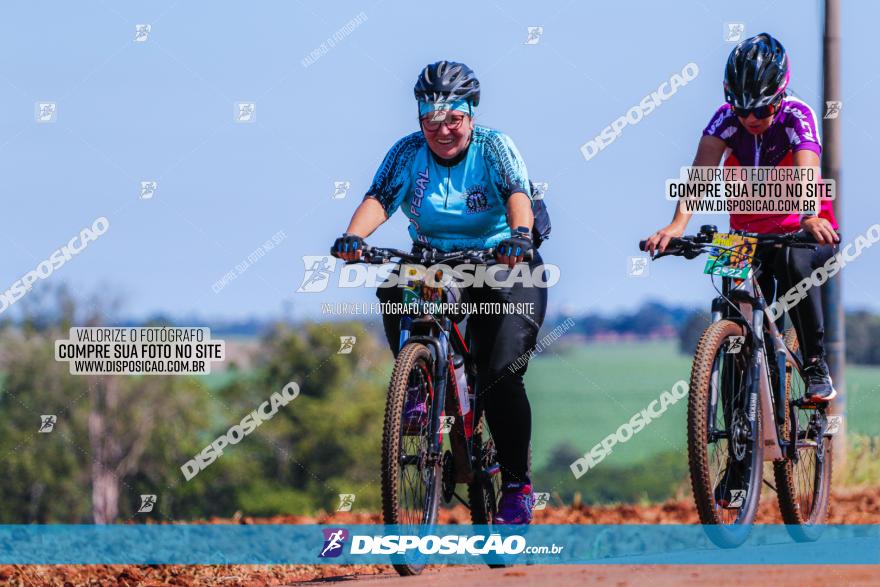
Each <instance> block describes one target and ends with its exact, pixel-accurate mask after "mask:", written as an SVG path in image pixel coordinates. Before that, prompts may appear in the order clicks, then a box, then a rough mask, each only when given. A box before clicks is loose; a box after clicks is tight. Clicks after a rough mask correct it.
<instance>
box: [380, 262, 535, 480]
mask: <svg viewBox="0 0 880 587" xmlns="http://www.w3.org/2000/svg"><path fill="white" fill-rule="evenodd" d="M542 264H543V261H542V260H541V257H540V255H538V254H537V251H535V259H534V260H533V261H532V262H531V263H529V268H530V271H529V273H531V272H532V270H534V269H535V268H536V267H538V266H540V265H542ZM500 279H503V275H499V280H500ZM376 296H377V297H378V298H379V300H381V301H382V302H400V301H401V300H402V293H401V288H399V287H382V288H379V289H378V290H376ZM465 296H466V300H465V301H467V302H469V303H476V304H480V303H486V302H501V303H505V302H513V303H522V304H529V303H531V304H532V306H531V309H532V311H531V312H527V313H525V314H477V315H473V316H471V317H469V318H468V319H467V334H466V338H467V340H468V341H469V345H470V350H471V353H472V355H473V356H474V358H475V361H476V365H477V394H478V395H479V397H480V398H481V400H482V401H483V406H484V408H485V412H486V419H487V420H488V422H489V429H490V431H491V432H492V437H493V438H494V439H495V446H496V447H497V449H498V462H499V464H500V465H501V475H502V479H503V480H504V482H505V483H529V482H530V480H529V443H530V442H531V436H532V409H531V407H530V406H529V399H528V397H527V396H526V387H525V384H524V383H523V375H525V373H526V369H527V368H528V363H526V364H525V365H522V367H519V368H517V369H514V370H513V371H511V369H509V368H508V367H509V366H510V365H511V364H513V363H514V362H515V361H517V359H520V358H521V357H523V356H525V357H527V356H528V352H529V351H530V350H532V349H533V348H534V346H535V342H536V341H537V338H538V330H540V328H541V324H543V322H544V314H545V313H546V311H547V289H546V288H543V287H523V286H522V284H519V283H517V284H514V285H513V286H512V287H508V288H501V289H497V290H495V289H492V288H491V287H489V286H485V287H470V288H467V289H466V290H465ZM382 323H383V326H384V327H385V336H387V337H388V345H389V346H390V347H391V351H392V352H393V353H394V356H395V357H396V356H397V352H398V348H397V347H398V344H399V341H400V316H398V315H393V314H385V315H383V316H382ZM518 365H519V363H517V366H518Z"/></svg>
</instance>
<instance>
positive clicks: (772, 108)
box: [733, 101, 781, 118]
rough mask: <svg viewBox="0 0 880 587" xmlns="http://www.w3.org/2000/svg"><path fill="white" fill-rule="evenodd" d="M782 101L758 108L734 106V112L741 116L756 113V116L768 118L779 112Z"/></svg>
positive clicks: (744, 116) (746, 116) (745, 116)
mask: <svg viewBox="0 0 880 587" xmlns="http://www.w3.org/2000/svg"><path fill="white" fill-rule="evenodd" d="M780 103H781V101H779V102H776V103H774V104H767V105H766V106H759V107H758V108H737V107H736V106H733V113H734V114H736V115H737V116H739V117H741V118H748V117H749V114H754V115H755V118H767V117H768V116H773V115H774V114H776V113H777V112H779V104H780Z"/></svg>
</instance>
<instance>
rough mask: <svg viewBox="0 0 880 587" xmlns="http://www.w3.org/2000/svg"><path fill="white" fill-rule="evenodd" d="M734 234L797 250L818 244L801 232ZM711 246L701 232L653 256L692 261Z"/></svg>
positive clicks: (671, 242) (642, 246) (671, 243)
mask: <svg viewBox="0 0 880 587" xmlns="http://www.w3.org/2000/svg"><path fill="white" fill-rule="evenodd" d="M735 234H738V235H741V236H747V237H752V238H755V239H757V240H758V245H780V246H788V247H792V248H798V249H815V248H816V245H817V244H818V243H816V239H815V238H814V237H813V235H812V234H810V233H808V232H806V231H803V230H800V231H798V232H790V233H787V234H758V233H752V232H736V233H735ZM647 244H648V241H647V240H641V241H639V250H640V251H644V250H645V247H646V246H647ZM711 246H713V245H712V234H710V233H704V232H701V233H699V234H695V235H688V236H683V237H681V238H676V237H673V238H671V239H670V240H669V244H668V245H666V250H665V251H663V252H662V253H658V254H656V255H654V259H659V258H660V257H666V256H678V257H685V258H688V259H694V258H696V257H698V256H699V255H700V254H701V253H703V252H705V249H706V248H707V247H711Z"/></svg>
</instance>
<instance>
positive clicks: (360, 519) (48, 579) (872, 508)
mask: <svg viewBox="0 0 880 587" xmlns="http://www.w3.org/2000/svg"><path fill="white" fill-rule="evenodd" d="M780 521H781V520H780V519H779V514H778V511H777V508H776V507H775V504H773V503H772V501H770V500H768V501H765V502H763V503H762V506H761V511H760V514H759V516H758V523H762V524H772V523H779V522H780ZM828 521H829V523H831V524H880V487H878V488H871V489H862V490H846V491H838V492H835V494H834V496H833V499H832V507H831V515H830V518H829V520H828ZM379 522H380V519H379V516H378V514H369V513H333V514H324V515H319V516H278V517H275V518H267V519H253V518H248V517H243V518H241V519H236V520H221V519H217V520H207V521H206V523H214V524H224V523H225V524H229V523H239V524H372V523H379ZM441 522H442V523H447V524H455V523H460V524H469V523H470V520H469V516H468V512H467V510H466V509H464V508H463V507H458V508H453V509H451V510H443V512H442V516H441ZM535 523H537V524H694V523H697V516H696V513H695V512H694V507H693V504H692V503H691V502H688V501H669V502H666V503H663V504H657V505H650V506H636V505H618V506H602V507H598V506H597V507H582V508H578V509H572V508H564V507H559V508H547V509H546V510H542V511H539V512H536V515H535ZM348 581H356V584H357V586H358V587H367V586H370V585H387V586H389V587H391V586H394V585H431V586H432V587H433V586H435V585H436V586H439V587H443V586H447V585H448V586H454V587H464V586H465V585H474V584H479V585H491V586H493V587H494V585H495V584H499V585H504V586H507V585H511V586H513V585H526V586H531V585H540V586H541V587H551V586H554V587H555V586H557V585H585V584H587V585H599V586H605V585H608V586H613V587H636V586H642V585H644V586H648V587H672V586H679V585H682V586H689V585H694V586H696V585H699V586H700V587H704V586H705V585H712V586H713V587H716V586H724V585H748V586H749V587H758V586H763V585H771V586H773V587H783V586H787V585H792V586H795V585H796V586H797V587H809V586H813V585H815V586H817V587H820V586H821V587H827V586H829V585H833V586H835V587H843V586H847V587H848V586H850V585H872V586H876V585H880V567H867V566H844V565H838V566H800V565H789V566H785V567H781V566H775V567H769V566H751V565H750V566H724V567H719V566H708V565H689V566H671V565H663V566H660V565H650V566H648V565H644V566H631V565H625V566H624V565H588V566H568V565H554V566H538V565H536V566H518V567H511V568H507V569H489V568H486V567H482V566H467V567H443V568H440V567H428V568H427V569H426V570H425V572H424V573H423V574H422V575H421V576H419V577H415V578H413V577H408V578H401V577H398V576H397V574H396V573H394V571H393V570H392V569H391V568H390V567H388V566H382V565H363V566H356V567H355V566H332V565H271V566H254V565H230V566H182V565H161V566H160V565H154V566H132V565H129V566H122V565H113V566H107V565H95V566H85V565H59V566H48V565H41V566H11V565H5V566H0V585H10V586H14V587H25V586H28V587H34V586H42V585H52V586H58V587H68V586H71V587H72V586H74V585H77V586H78V585H100V586H107V587H110V586H114V587H115V586H117V585H121V586H125V587H133V586H135V585H145V586H154V585H180V586H188V585H199V586H201V585H206V586H207V585H212V586H213V585H221V586H224V587H227V586H228V587H238V586H242V587H260V586H263V585H273V586H280V585H303V584H307V585H316V584H317V585H321V584H324V583H331V582H332V583H334V584H335V583H342V582H348Z"/></svg>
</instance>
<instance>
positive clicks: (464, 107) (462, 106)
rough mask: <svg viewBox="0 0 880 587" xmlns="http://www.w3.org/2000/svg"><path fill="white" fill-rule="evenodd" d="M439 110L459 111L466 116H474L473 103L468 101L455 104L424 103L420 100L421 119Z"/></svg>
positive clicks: (459, 101) (457, 101)
mask: <svg viewBox="0 0 880 587" xmlns="http://www.w3.org/2000/svg"><path fill="white" fill-rule="evenodd" d="M437 110H458V111H460V112H464V113H465V114H473V108H472V106H471V103H470V102H469V101H467V100H456V101H455V102H424V101H422V100H419V116H420V117H421V116H424V115H425V114H430V113H431V112H436V111H437Z"/></svg>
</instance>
